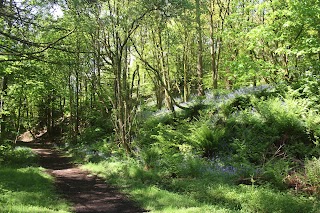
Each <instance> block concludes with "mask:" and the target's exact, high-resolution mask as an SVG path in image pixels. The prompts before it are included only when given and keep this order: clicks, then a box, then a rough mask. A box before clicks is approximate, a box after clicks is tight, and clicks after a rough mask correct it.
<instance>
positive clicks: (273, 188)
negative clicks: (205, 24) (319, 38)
mask: <svg viewBox="0 0 320 213" xmlns="http://www.w3.org/2000/svg"><path fill="white" fill-rule="evenodd" d="M275 91H277V92H275ZM299 91H300V90H294V89H290V88H289V89H288V88H285V89H283V88H281V89H277V88H273V89H272V90H270V91H265V90H263V91H257V92H254V93H248V94H237V95H232V96H231V95H230V98H221V97H220V99H214V97H212V98H213V99H212V101H210V100H208V98H207V99H205V100H201V99H199V102H198V103H195V106H194V107H190V110H187V111H180V112H179V111H178V112H177V113H176V114H175V115H172V114H170V113H166V112H162V111H161V112H159V113H154V114H153V115H152V113H147V114H148V115H146V116H143V115H139V116H140V117H143V118H144V120H143V121H144V122H142V123H140V124H138V125H137V127H136V128H135V130H134V131H135V137H134V138H133V142H132V144H131V145H132V147H133V153H132V155H131V156H130V157H128V156H126V155H125V153H124V152H122V151H119V148H118V147H117V146H116V144H114V143H113V142H112V137H110V136H109V137H105V138H104V139H101V140H100V141H96V142H95V143H92V144H90V143H87V144H85V145H83V148H82V150H87V151H82V153H83V155H82V156H81V160H82V161H83V160H84V162H85V163H87V164H86V165H85V168H86V169H89V170H91V171H93V172H95V173H98V174H99V175H101V176H102V177H104V178H106V179H107V180H108V181H111V182H112V183H113V184H116V185H117V186H119V187H120V188H122V189H123V190H125V191H126V192H127V193H128V194H130V196H132V197H133V198H134V199H135V200H137V201H139V202H140V203H141V204H142V206H143V207H144V208H146V209H150V210H152V211H153V212H317V211H318V209H320V202H319V191H320V187H319V181H318V180H319V177H320V173H319V165H320V164H319V159H320V151H319V137H320V129H319V124H320V115H319V114H318V105H317V104H318V102H317V101H315V99H312V98H311V99H306V98H304V97H303V96H302V95H298V94H299ZM224 97H229V96H224ZM204 102H205V103H206V104H204ZM210 103H211V104H210ZM197 105H199V107H197ZM145 108H147V107H145ZM142 113H143V112H142ZM150 114H151V115H150ZM88 150H95V152H92V151H91V152H90V151H88ZM116 150H117V151H116ZM120 150H121V149H120ZM76 154H77V153H76Z"/></svg>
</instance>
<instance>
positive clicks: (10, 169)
mask: <svg viewBox="0 0 320 213" xmlns="http://www.w3.org/2000/svg"><path fill="white" fill-rule="evenodd" d="M0 153H1V155H0V156H1V157H0V158H1V162H0V165H1V167H0V210H1V212H12V213H21V212H39V213H40V212H41V213H43V212H46V213H47V212H48V213H50V212H52V213H53V212H61V213H62V212H69V205H68V204H67V203H66V202H65V201H63V200H62V199H59V198H57V197H58V196H57V194H56V192H55V190H54V185H53V179H52V177H51V176H49V175H48V174H46V173H45V172H44V170H43V169H42V168H40V167H37V166H36V160H37V158H36V156H35V154H33V153H32V151H31V149H30V148H24V147H16V148H14V147H12V146H10V145H9V144H7V145H2V146H1V150H0Z"/></svg>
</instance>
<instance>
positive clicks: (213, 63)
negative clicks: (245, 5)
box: [210, 0, 218, 89]
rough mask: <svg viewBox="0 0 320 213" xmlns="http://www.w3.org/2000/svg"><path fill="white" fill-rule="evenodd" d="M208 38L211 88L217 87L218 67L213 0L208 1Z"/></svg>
mask: <svg viewBox="0 0 320 213" xmlns="http://www.w3.org/2000/svg"><path fill="white" fill-rule="evenodd" d="M210 7H211V10H210V39H211V68H212V86H213V89H218V69H217V66H216V49H215V45H216V44H215V40H214V22H213V15H214V0H211V2H210Z"/></svg>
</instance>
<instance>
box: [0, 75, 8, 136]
mask: <svg viewBox="0 0 320 213" xmlns="http://www.w3.org/2000/svg"><path fill="white" fill-rule="evenodd" d="M7 88H8V76H7V75H5V76H4V77H3V78H2V88H1V93H2V94H1V95H2V96H1V108H0V110H1V111H0V113H1V114H0V115H1V120H0V132H1V139H5V138H6V120H7V116H6V115H5V114H4V113H3V111H4V107H5V101H4V97H5V96H6V94H7Z"/></svg>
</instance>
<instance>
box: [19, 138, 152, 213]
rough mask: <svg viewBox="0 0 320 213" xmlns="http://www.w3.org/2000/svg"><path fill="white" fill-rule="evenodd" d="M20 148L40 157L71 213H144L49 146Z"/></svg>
mask: <svg viewBox="0 0 320 213" xmlns="http://www.w3.org/2000/svg"><path fill="white" fill-rule="evenodd" d="M22 145H24V146H28V147H30V148H32V150H33V151H34V152H35V153H37V154H38V155H39V164H40V166H42V167H43V168H45V169H46V171H47V173H49V174H50V175H52V176H53V177H54V179H55V186H56V189H57V191H58V193H59V194H60V195H61V197H63V198H64V199H66V200H67V201H68V202H70V203H71V204H72V206H73V209H72V211H73V212H76V213H78V212H79V213H89V212H90V213H93V212H105V213H122V212H123V213H126V212H147V211H146V210H143V209H141V208H139V207H138V206H137V205H136V204H135V203H134V202H132V201H130V200H129V199H128V198H127V197H126V196H125V195H124V194H122V193H120V192H119V191H118V190H117V189H116V188H114V187H112V186H110V185H108V184H106V182H105V181H103V180H102V179H100V178H98V177H97V176H95V175H92V174H90V173H88V172H86V171H83V170H81V169H80V168H79V167H77V166H76V165H74V164H72V163H71V159H70V158H69V157H66V156H63V155H62V153H60V152H59V151H57V150H56V149H54V148H53V146H52V144H50V143H36V142H28V143H27V142H24V143H23V144H22Z"/></svg>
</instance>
